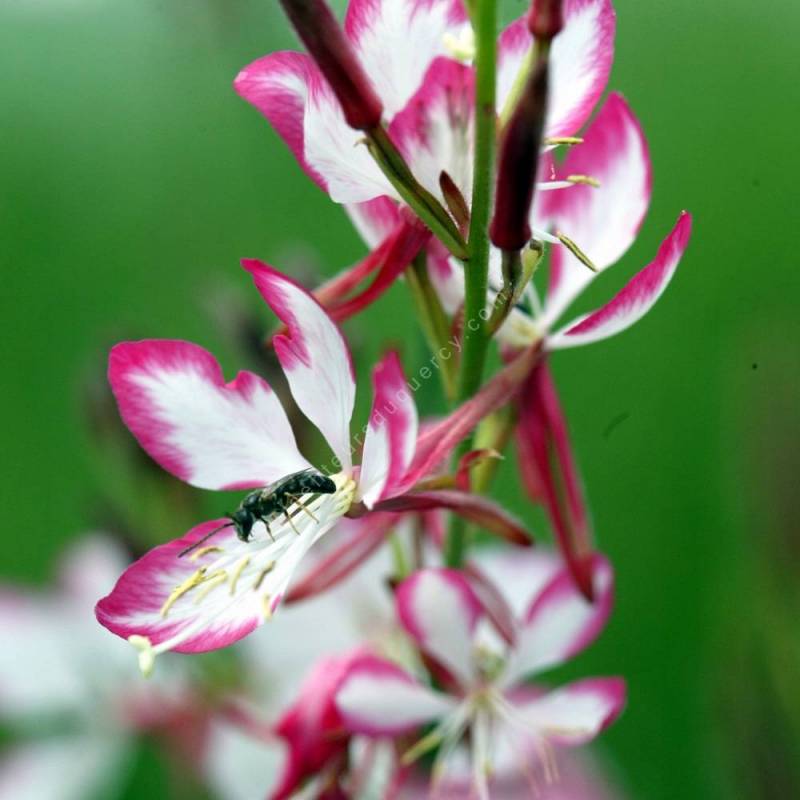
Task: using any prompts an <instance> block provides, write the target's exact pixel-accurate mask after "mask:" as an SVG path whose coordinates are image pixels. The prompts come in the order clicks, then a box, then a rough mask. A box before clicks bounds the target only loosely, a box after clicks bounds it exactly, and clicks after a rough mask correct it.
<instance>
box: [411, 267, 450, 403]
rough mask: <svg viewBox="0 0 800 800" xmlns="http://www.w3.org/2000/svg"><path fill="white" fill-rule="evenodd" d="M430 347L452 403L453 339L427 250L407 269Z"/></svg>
mask: <svg viewBox="0 0 800 800" xmlns="http://www.w3.org/2000/svg"><path fill="white" fill-rule="evenodd" d="M405 275H406V281H407V283H408V287H409V289H410V290H411V294H412V296H413V298H414V304H415V305H416V307H417V313H418V314H419V319H420V322H421V324H422V330H423V332H424V333H425V338H426V339H427V341H428V347H429V348H430V350H431V353H432V354H433V356H434V358H435V359H436V361H437V363H438V364H439V374H440V375H441V378H442V385H443V387H444V390H445V394H446V395H447V399H448V401H449V402H450V403H452V402H453V401H454V400H455V396H456V377H457V376H456V368H457V364H456V358H455V357H456V353H454V352H453V346H452V344H451V343H450V320H449V319H448V317H447V314H446V313H445V310H444V308H443V307H442V303H441V301H440V300H439V295H438V294H437V293H436V290H435V289H434V287H433V284H432V283H431V279H430V276H429V275H428V266H427V264H426V261H425V254H424V253H420V254H419V255H418V256H417V257H416V258H415V259H414V261H413V263H412V265H411V266H410V267H408V269H406V272H405Z"/></svg>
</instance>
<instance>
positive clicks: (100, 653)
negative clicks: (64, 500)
mask: <svg viewBox="0 0 800 800" xmlns="http://www.w3.org/2000/svg"><path fill="white" fill-rule="evenodd" d="M126 564H127V558H126V557H125V555H124V553H123V552H122V551H121V550H120V548H119V547H118V546H117V545H116V544H115V543H114V542H113V541H111V540H110V539H108V538H105V537H103V536H100V535H93V536H88V537H86V538H84V539H82V540H81V541H80V542H76V543H75V544H73V545H72V546H71V548H70V550H69V552H68V554H67V557H66V558H65V560H64V562H63V564H62V566H61V569H60V570H59V576H58V586H57V588H55V589H54V590H51V591H48V592H42V593H34V592H32V591H30V590H22V589H20V588H17V587H11V586H8V585H6V586H3V587H2V588H0V683H2V686H3V691H2V693H0V720H2V725H3V729H4V731H6V732H7V733H9V734H11V735H13V736H15V735H16V734H20V739H19V741H9V743H8V746H7V747H5V748H4V750H3V754H2V757H0V798H2V800H37V799H38V798H49V799H50V798H52V800H59V799H60V798H64V800H67V798H76V797H90V796H91V797H95V796H97V797H100V796H102V797H107V798H111V797H115V796H117V795H118V794H122V791H123V789H124V783H125V777H126V775H127V767H128V764H129V762H130V759H131V757H132V756H133V753H134V750H135V740H136V737H137V735H139V734H141V733H145V732H148V733H151V732H164V733H166V732H169V731H170V729H172V732H173V733H175V734H178V735H179V734H180V733H181V731H180V725H179V723H180V721H181V720H182V719H184V718H185V713H186V711H187V709H191V708H192V707H196V706H197V701H196V697H195V696H194V694H193V692H192V689H191V685H190V683H189V680H188V678H187V676H186V675H185V674H183V673H182V672H181V671H180V670H179V669H177V668H176V665H175V664H174V663H171V664H169V665H166V664H165V667H170V669H165V670H163V671H162V673H161V674H160V675H159V678H158V680H156V681H154V682H153V683H151V684H148V685H146V686H145V685H142V684H141V682H138V681H136V677H137V675H136V667H135V665H134V664H133V663H132V661H131V659H130V653H129V652H128V648H127V647H126V646H125V645H124V644H123V643H122V642H119V641H117V640H115V639H112V638H111V637H109V636H107V635H105V633H104V632H103V631H102V630H101V629H100V628H99V627H98V626H97V625H96V623H95V622H94V621H93V620H92V618H91V609H92V606H93V605H94V602H95V599H96V598H97V596H98V594H101V593H102V592H105V591H108V589H109V588H110V587H111V586H112V585H113V583H114V580H115V579H116V577H117V576H118V575H119V572H120V570H122V569H123V568H124V567H125V565H126ZM45 726H46V729H47V730H49V731H54V732H53V733H52V735H49V736H41V735H39V734H40V733H41V730H42V728H43V727H45ZM171 743H172V744H176V745H179V746H180V743H179V742H177V741H172V742H171Z"/></svg>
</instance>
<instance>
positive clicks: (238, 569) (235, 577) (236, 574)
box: [231, 556, 250, 596]
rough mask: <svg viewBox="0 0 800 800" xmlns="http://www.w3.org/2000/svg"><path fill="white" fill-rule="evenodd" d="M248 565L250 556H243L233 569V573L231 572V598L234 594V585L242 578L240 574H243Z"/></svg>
mask: <svg viewBox="0 0 800 800" xmlns="http://www.w3.org/2000/svg"><path fill="white" fill-rule="evenodd" d="M249 563H250V556H245V557H244V558H243V559H241V561H239V562H238V563H237V564H236V566H235V567H234V568H233V572H231V596H233V595H235V594H236V584H237V583H238V582H239V578H240V577H241V576H242V572H244V570H245V568H246V567H247V565H248V564H249Z"/></svg>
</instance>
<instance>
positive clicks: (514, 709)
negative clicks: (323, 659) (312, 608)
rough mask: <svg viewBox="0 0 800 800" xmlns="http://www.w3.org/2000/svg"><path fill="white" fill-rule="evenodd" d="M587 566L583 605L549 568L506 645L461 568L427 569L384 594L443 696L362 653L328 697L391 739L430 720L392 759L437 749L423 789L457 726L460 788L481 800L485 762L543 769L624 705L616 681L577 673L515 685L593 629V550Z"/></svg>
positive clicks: (453, 750) (558, 659)
mask: <svg viewBox="0 0 800 800" xmlns="http://www.w3.org/2000/svg"><path fill="white" fill-rule="evenodd" d="M592 566H593V572H594V580H595V583H596V590H597V597H596V600H595V603H594V604H590V603H587V602H586V600H585V599H584V598H583V597H582V596H581V595H580V594H579V593H578V592H577V590H576V588H575V586H574V584H573V581H572V579H571V577H570V575H569V573H568V572H567V571H566V570H561V571H559V572H558V573H557V574H556V575H555V576H554V577H553V578H551V580H550V581H548V583H547V584H546V585H545V586H544V588H543V589H542V590H541V591H540V592H539V593H537V595H535V596H534V598H533V600H532V601H531V603H530V605H529V607H528V609H527V612H526V613H525V615H524V616H523V617H522V618H520V619H518V620H517V621H516V629H515V631H514V636H513V639H512V641H511V642H506V639H504V638H503V636H502V634H501V632H500V631H499V630H497V629H496V628H494V627H493V626H492V625H491V624H489V617H488V614H487V609H486V606H485V605H484V603H483V602H482V601H481V599H480V597H479V595H478V593H476V591H475V589H474V588H473V585H472V583H471V582H470V581H469V580H468V579H467V578H466V577H465V576H464V574H463V573H459V572H456V571H453V570H448V569H427V570H422V571H420V572H417V573H415V574H414V575H412V576H411V577H409V578H407V579H406V580H405V581H404V582H403V583H402V584H400V586H399V587H398V589H397V593H396V603H397V612H398V617H399V620H400V622H401V624H402V625H403V627H404V628H405V630H406V631H407V633H408V634H409V635H410V636H411V637H412V639H413V640H414V641H415V642H416V644H417V645H418V647H419V648H420V650H421V651H422V652H423V653H424V654H425V655H426V656H427V657H428V659H429V663H431V664H433V665H434V667H435V671H436V675H437V678H438V682H439V684H440V685H441V686H442V687H443V688H444V689H445V690H446V691H441V690H435V689H432V688H430V687H429V686H427V685H425V684H423V683H422V682H420V681H419V680H418V679H417V678H415V677H414V676H412V675H411V674H410V673H409V672H407V671H406V670H404V669H402V668H401V667H399V666H398V665H397V664H395V663H393V662H391V661H388V660H385V659H382V658H378V657H376V656H372V655H369V656H364V657H362V658H361V659H359V660H357V661H356V662H355V663H354V664H353V665H352V666H351V668H350V669H349V671H348V674H347V676H346V677H345V679H344V681H343V682H342V684H341V687H340V689H339V691H338V693H337V699H336V702H337V705H338V707H339V711H340V712H341V714H342V716H343V718H344V720H345V724H346V725H347V727H348V728H349V729H350V730H351V731H353V732H355V733H361V734H364V735H370V736H377V737H382V736H393V737H396V736H404V735H410V734H413V732H414V731H416V730H418V729H419V728H420V726H423V725H426V724H431V723H434V727H433V728H432V730H431V731H430V732H429V733H427V734H426V735H424V736H423V737H422V738H421V739H418V740H417V741H416V743H415V744H413V745H412V746H411V748H410V749H409V750H407V751H406V753H405V756H404V760H405V762H406V763H411V762H413V761H415V760H416V759H417V758H418V757H419V756H421V755H422V754H424V753H426V752H428V751H431V750H433V749H435V748H438V753H437V755H436V760H435V764H434V768H433V781H434V785H435V784H436V783H437V781H441V780H442V779H443V777H444V776H446V775H447V773H448V769H449V767H450V766H451V765H453V764H456V763H457V762H458V760H459V758H460V757H461V754H462V751H461V750H460V745H461V743H462V740H463V739H464V737H465V734H466V733H467V731H469V743H470V750H471V753H470V762H471V776H472V783H473V788H474V790H475V791H476V792H477V793H478V795H479V796H480V797H481V798H487V797H488V796H489V794H488V792H489V775H490V774H491V771H492V766H493V764H494V763H495V762H498V763H503V762H505V760H506V759H508V758H509V755H508V754H509V753H512V754H516V758H517V762H518V765H519V764H521V763H525V762H529V761H530V758H531V753H532V752H533V753H538V754H539V758H540V761H541V763H542V766H543V768H544V769H545V771H546V772H547V771H548V770H550V767H551V763H552V760H553V754H552V749H551V748H552V746H553V745H565V746H573V745H578V744H582V743H585V742H588V741H589V740H591V739H592V738H594V737H595V736H596V735H597V734H598V733H599V732H600V731H602V730H603V729H604V728H605V727H606V726H608V725H609V724H610V723H611V722H613V721H614V720H615V719H616V717H617V716H618V715H619V714H620V712H621V711H622V708H623V705H624V700H625V685H624V682H623V681H622V680H621V679H619V678H592V679H588V680H582V681H578V682H576V683H572V684H569V685H567V686H565V687H562V688H561V689H557V690H555V691H552V692H549V693H541V692H531V689H530V687H529V686H527V685H526V683H525V681H526V679H527V678H529V677H530V676H532V675H534V674H537V673H539V672H542V671H544V670H546V669H549V668H551V667H554V666H556V665H558V664H561V663H563V662H564V661H566V660H568V659H569V658H571V657H572V656H574V655H575V654H577V653H578V652H580V651H581V650H583V649H584V648H585V647H586V646H588V645H589V644H590V643H591V642H592V641H593V640H594V639H595V638H596V637H597V636H598V635H599V633H600V631H601V630H602V628H603V627H604V625H605V622H606V620H607V618H608V615H609V612H610V609H611V603H612V573H611V567H610V565H609V564H608V562H606V561H605V560H604V559H603V558H602V557H600V556H595V557H594V558H593V564H592ZM487 627H488V629H489V630H488V634H487ZM501 642H506V644H505V645H502V644H501ZM409 740H410V741H413V736H412V737H411V738H410V739H409ZM504 751H505V752H504Z"/></svg>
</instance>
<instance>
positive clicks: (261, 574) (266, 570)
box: [253, 561, 275, 592]
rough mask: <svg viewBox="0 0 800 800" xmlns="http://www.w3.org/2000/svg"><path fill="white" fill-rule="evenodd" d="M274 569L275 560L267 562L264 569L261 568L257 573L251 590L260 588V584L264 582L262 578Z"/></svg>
mask: <svg viewBox="0 0 800 800" xmlns="http://www.w3.org/2000/svg"><path fill="white" fill-rule="evenodd" d="M274 569H275V562H274V561H270V562H269V564H267V566H266V567H264V569H262V570H261V572H259V573H258V577H257V578H256V582H255V583H254V584H253V591H256V592H257V591H258V590H259V589H260V588H261V584H262V583H264V578H266V577H267V575H269V574H270V572H272V570H274Z"/></svg>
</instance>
